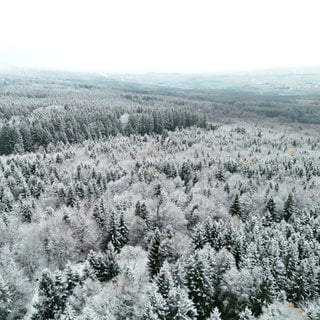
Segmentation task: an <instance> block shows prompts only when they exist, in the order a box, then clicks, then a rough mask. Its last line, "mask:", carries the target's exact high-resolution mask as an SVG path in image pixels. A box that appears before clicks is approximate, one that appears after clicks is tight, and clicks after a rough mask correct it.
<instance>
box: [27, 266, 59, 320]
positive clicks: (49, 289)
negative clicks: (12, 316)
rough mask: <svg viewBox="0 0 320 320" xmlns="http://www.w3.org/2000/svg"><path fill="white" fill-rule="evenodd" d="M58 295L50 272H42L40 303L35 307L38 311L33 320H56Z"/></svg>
mask: <svg viewBox="0 0 320 320" xmlns="http://www.w3.org/2000/svg"><path fill="white" fill-rule="evenodd" d="M56 305H57V294H56V290H55V286H54V279H53V277H52V275H51V273H50V271H49V270H47V269H46V270H44V271H43V272H42V277H41V280H40V283H39V301H38V302H37V303H36V304H35V305H34V307H35V309H36V311H35V313H34V314H33V315H32V317H31V319H32V320H44V319H54V316H55V313H56V311H57V306H56Z"/></svg>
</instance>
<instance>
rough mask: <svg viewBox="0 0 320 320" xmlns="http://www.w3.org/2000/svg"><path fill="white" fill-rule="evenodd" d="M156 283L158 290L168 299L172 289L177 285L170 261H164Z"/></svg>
mask: <svg viewBox="0 0 320 320" xmlns="http://www.w3.org/2000/svg"><path fill="white" fill-rule="evenodd" d="M155 283H156V285H157V288H158V292H159V293H161V295H162V296H163V297H164V298H165V299H167V298H168V295H169V291H170V289H171V288H173V287H174V285H175V283H174V280H173V277H172V274H171V271H170V265H169V263H168V262H166V261H165V262H164V263H163V266H162V267H161V269H160V272H159V274H158V275H157V276H156V278H155Z"/></svg>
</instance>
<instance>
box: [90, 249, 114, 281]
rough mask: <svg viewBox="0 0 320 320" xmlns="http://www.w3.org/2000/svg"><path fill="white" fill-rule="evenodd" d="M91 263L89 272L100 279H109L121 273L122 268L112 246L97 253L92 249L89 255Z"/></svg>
mask: <svg viewBox="0 0 320 320" xmlns="http://www.w3.org/2000/svg"><path fill="white" fill-rule="evenodd" d="M87 261H88V263H89V268H90V269H91V270H89V273H90V271H91V273H92V274H93V275H94V276H95V277H96V278H97V279H98V280H100V281H102V282H104V281H109V280H111V279H112V278H114V277H116V276H117V275H118V274H119V273H120V268H119V265H118V263H117V262H116V259H115V254H114V252H113V250H112V248H109V249H108V250H107V252H105V253H101V252H99V253H95V252H93V251H90V252H89V254H88V257H87Z"/></svg>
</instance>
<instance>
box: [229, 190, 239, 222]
mask: <svg viewBox="0 0 320 320" xmlns="http://www.w3.org/2000/svg"><path fill="white" fill-rule="evenodd" d="M229 212H230V214H231V215H232V216H239V217H240V216H241V208H240V202H239V195H238V194H236V196H235V197H234V199H233V201H232V203H231V206H230V209H229Z"/></svg>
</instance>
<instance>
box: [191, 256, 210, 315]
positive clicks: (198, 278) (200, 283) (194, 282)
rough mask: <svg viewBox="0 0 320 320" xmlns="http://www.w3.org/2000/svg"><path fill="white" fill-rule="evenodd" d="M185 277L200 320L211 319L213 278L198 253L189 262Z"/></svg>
mask: <svg viewBox="0 0 320 320" xmlns="http://www.w3.org/2000/svg"><path fill="white" fill-rule="evenodd" d="M185 277H186V285H187V288H188V290H189V297H190V298H191V300H192V301H193V303H194V305H195V307H196V309H197V312H198V319H199V320H204V319H206V318H207V317H209V315H210V313H211V311H212V309H213V307H214V297H213V293H214V291H213V288H212V285H211V276H210V274H209V273H208V270H207V268H206V265H205V262H204V261H202V259H201V257H200V256H199V254H198V253H196V254H195V255H194V256H193V257H192V258H191V259H190V260H189V261H188V263H187V266H186V276H185Z"/></svg>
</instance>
